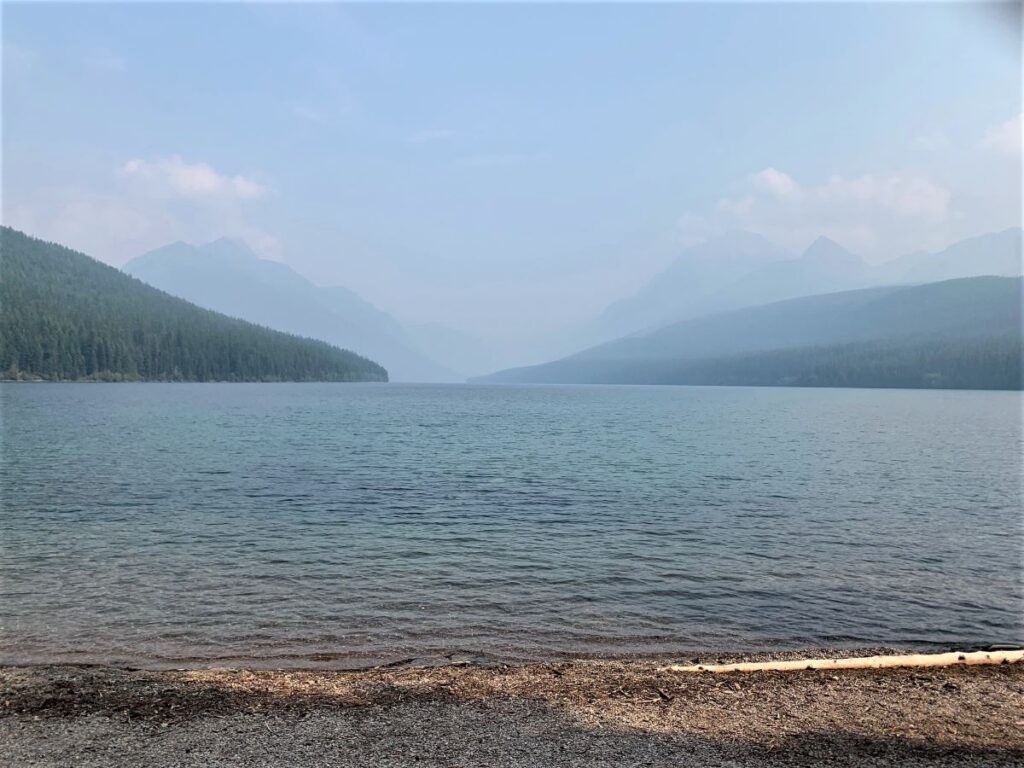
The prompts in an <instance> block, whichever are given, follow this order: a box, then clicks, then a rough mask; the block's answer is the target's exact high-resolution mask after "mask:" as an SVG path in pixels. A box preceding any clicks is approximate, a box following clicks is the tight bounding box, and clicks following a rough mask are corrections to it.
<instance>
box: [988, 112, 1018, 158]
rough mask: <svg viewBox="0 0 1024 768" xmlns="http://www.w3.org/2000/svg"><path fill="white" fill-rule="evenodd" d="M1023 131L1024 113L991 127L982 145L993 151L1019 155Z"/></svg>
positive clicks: (1013, 155)
mask: <svg viewBox="0 0 1024 768" xmlns="http://www.w3.org/2000/svg"><path fill="white" fill-rule="evenodd" d="M1022 131H1024V114H1020V115H1017V116H1016V117H1011V118H1010V119H1009V120H1007V121H1006V122H1005V123H1001V124H999V125H997V126H995V127H994V128H989V129H988V131H986V133H985V137H984V138H983V139H982V140H981V146H982V147H983V148H984V149H987V150H990V151H992V152H999V153H1000V154H1003V155H1010V156H1011V157H1019V156H1020V155H1021V144H1022Z"/></svg>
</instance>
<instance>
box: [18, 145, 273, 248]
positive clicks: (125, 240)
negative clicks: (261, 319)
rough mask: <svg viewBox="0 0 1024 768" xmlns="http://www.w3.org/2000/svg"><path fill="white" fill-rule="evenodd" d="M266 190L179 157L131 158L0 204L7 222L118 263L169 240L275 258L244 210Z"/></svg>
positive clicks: (267, 238) (268, 242)
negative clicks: (226, 242) (243, 247)
mask: <svg viewBox="0 0 1024 768" xmlns="http://www.w3.org/2000/svg"><path fill="white" fill-rule="evenodd" d="M267 193H268V189H267V187H266V186H264V185H263V184H261V183H259V182H257V181H255V180H254V179H252V178H250V177H248V176H242V175H230V174H225V173H221V172H218V171H217V170H215V169H214V168H213V167H211V166H210V165H208V164H206V163H201V162H187V161H185V160H183V159H182V158H181V157H180V156H178V155H171V156H168V157H163V158H158V159H155V160H143V159H133V160H128V161H127V162H125V163H122V164H121V165H120V166H118V167H117V168H115V169H114V173H111V172H110V170H109V168H108V169H102V168H96V169H95V170H94V172H93V174H92V175H91V178H85V179H83V180H82V181H81V182H80V183H76V184H68V185H57V186H53V185H40V186H37V187H34V188H28V189H23V190H21V191H20V193H19V195H18V197H17V199H16V201H15V200H11V199H10V195H8V198H7V200H6V201H5V203H4V206H3V218H4V221H5V223H7V224H9V225H10V226H12V227H15V228H16V229H21V230H23V231H25V232H28V233H29V234H32V235H35V236H37V237H43V238H46V239H49V240H53V241H55V242H59V243H62V244H64V245H67V246H69V247H71V248H76V249H78V250H80V251H83V252H85V253H87V254H89V255H90V256H94V257H95V258H98V259H101V260H103V261H106V262H108V263H111V264H122V263H124V262H125V261H127V260H128V259H131V258H133V257H135V256H138V255H140V254H141V253H144V252H145V251H148V250H151V249H153V248H157V247H159V246H161V245H166V244H167V243H169V242H173V241H174V240H186V241H189V242H208V241H210V240H215V239H217V238H219V237H232V238H237V239H241V240H245V241H246V242H247V243H248V244H249V245H250V246H251V247H252V248H253V249H254V250H255V251H256V252H257V253H259V254H261V255H263V256H266V257H270V258H275V257H279V256H280V251H281V246H280V243H279V242H278V240H277V239H276V238H275V237H273V236H272V235H270V234H269V233H267V232H266V231H264V230H263V229H262V228H261V227H259V226H257V225H255V224H253V223H252V217H251V216H250V215H249V211H248V206H250V205H252V203H253V201H254V200H256V199H257V198H261V197H263V196H265V195H266V194H267Z"/></svg>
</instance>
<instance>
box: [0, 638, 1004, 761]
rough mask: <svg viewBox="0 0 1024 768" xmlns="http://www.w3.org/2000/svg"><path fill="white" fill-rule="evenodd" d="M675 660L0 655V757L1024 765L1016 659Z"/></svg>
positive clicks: (163, 759)
mask: <svg viewBox="0 0 1024 768" xmlns="http://www.w3.org/2000/svg"><path fill="white" fill-rule="evenodd" d="M845 655H850V654H845ZM778 656H783V657H784V655H777V657H778ZM750 660H758V659H754V658H751V657H743V658H738V657H724V656H723V657H708V658H706V659H699V660H696V662H695V663H715V662H723V661H724V662H729V661H750ZM673 661H679V662H694V660H693V659H673ZM666 663H667V661H665V660H662V661H656V660H619V661H568V662H561V663H552V664H527V665H516V666H506V665H492V666H435V667H396V668H378V669H374V670H367V671H360V672H333V671H251V670H192V671H165V672H152V671H139V670H126V669H117V668H110V667H94V666H89V667H83V666H33V667H4V668H0V764H3V765H11V766H15V765H16V766H83V767H85V766H117V765H133V766H136V765H138V766H153V767H154V768H157V767H163V766H209V765H216V766H285V765H287V766H299V767H300V768H301V767H303V766H328V765H329V766H417V765H418V766H423V765H429V766H435V765H436V766H605V765H607V766H633V765H636V766H640V765H646V766H767V765H773V766H774V765H779V766H781V765H838V766H890V765H891V766H897V765H899V766H914V765H964V766H966V765H971V766H975V765H985V766H1010V765H1017V766H1019V765H1022V764H1024V664H1022V663H1008V664H1002V665H994V666H970V667H968V666H952V667H941V668H895V669H836V670H799V671H789V672H778V671H757V672H728V673H712V672H702V673H683V672H678V671H672V670H670V669H667V668H666Z"/></svg>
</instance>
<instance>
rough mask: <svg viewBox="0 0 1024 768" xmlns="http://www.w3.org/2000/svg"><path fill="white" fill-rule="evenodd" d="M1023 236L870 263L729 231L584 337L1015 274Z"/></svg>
mask: <svg viewBox="0 0 1024 768" xmlns="http://www.w3.org/2000/svg"><path fill="white" fill-rule="evenodd" d="M1021 235H1022V231H1021V229H1019V228H1013V229H1007V230H1004V231H1002V232H996V233H991V234H986V235H982V236H979V237H974V238H971V239H968V240H963V241H960V242H958V243H955V244H953V245H951V246H949V247H948V248H946V249H944V250H942V251H940V252H938V253H927V252H919V253H913V254H908V255H906V256H902V257H899V258H897V259H894V260H892V261H889V262H885V263H883V264H879V265H869V264H867V263H865V262H864V261H862V260H861V259H860V258H859V257H857V256H856V255H854V254H852V253H850V252H849V251H847V250H846V249H845V248H843V247H842V246H841V245H839V244H838V243H835V242H833V241H832V240H829V239H828V238H825V237H820V238H818V239H817V240H816V241H815V242H813V243H812V244H811V245H810V246H809V247H808V248H807V249H806V250H805V251H804V252H803V253H802V254H800V255H794V254H791V253H788V252H786V251H784V250H783V249H780V248H778V247H777V246H775V245H773V244H772V243H770V242H768V241H767V240H765V239H764V238H762V237H760V236H759V235H754V234H751V233H747V232H732V233H729V234H726V235H723V236H721V237H717V238H714V239H712V240H709V241H707V242H705V243H702V244H700V245H697V246H694V247H692V248H688V249H687V250H685V251H684V252H683V253H682V254H681V255H680V256H679V258H678V259H677V260H676V261H675V262H674V263H673V264H672V265H671V266H670V267H669V268H668V269H666V270H665V271H664V272H662V273H661V274H659V275H656V276H655V277H654V278H652V279H651V281H650V282H649V283H648V284H647V285H646V286H644V287H643V288H642V289H641V290H640V291H638V292H637V293H636V294H635V295H633V296H631V297H629V298H626V299H623V300H621V301H619V302H616V303H614V304H612V305H611V306H609V307H608V309H606V310H605V311H604V312H603V313H602V314H601V316H600V317H598V318H597V320H596V321H595V322H594V323H592V324H591V325H590V326H589V328H588V329H587V333H586V335H587V337H588V338H589V339H590V343H591V344H594V343H600V342H602V341H607V340H609V339H613V338H617V337H620V336H625V335H628V334H631V333H636V332H640V331H647V330H651V329H654V328H657V327H658V326H662V325H666V324H668V323H671V322H675V321H679V320H684V319H687V318H692V317H699V316H701V315H707V314H711V313H716V312H723V311H728V310H732V309H739V308H741V307H748V306H756V305H759V304H767V303H769V302H775V301H781V300H784V299H790V298H796V297H799V296H810V295H814V294H822V293H832V292H835V291H846V290H851V289H855V288H865V287H869V286H878V285H893V284H901V283H928V282H936V281H939V280H949V279H952V278H958V277H973V276H978V275H999V276H1016V275H1020V274H1021Z"/></svg>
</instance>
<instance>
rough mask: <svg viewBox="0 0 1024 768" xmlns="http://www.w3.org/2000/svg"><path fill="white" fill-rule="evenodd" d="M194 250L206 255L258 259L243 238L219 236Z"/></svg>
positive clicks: (249, 259)
mask: <svg viewBox="0 0 1024 768" xmlns="http://www.w3.org/2000/svg"><path fill="white" fill-rule="evenodd" d="M196 250H198V251H199V252H200V253H204V254H207V255H213V256H220V257H224V258H231V259H238V260H245V261H252V260H254V259H259V256H257V255H256V253H255V252H254V251H253V250H252V248H250V247H249V245H248V244H247V243H246V242H245V241H244V240H240V239H237V238H232V237H219V238H217V239H216V240H211V241H210V242H208V243H206V244H205V245H201V246H199V247H198V248H197V249H196Z"/></svg>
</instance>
